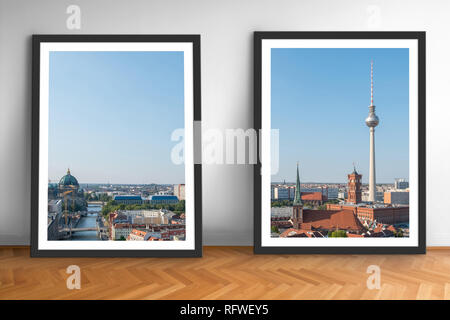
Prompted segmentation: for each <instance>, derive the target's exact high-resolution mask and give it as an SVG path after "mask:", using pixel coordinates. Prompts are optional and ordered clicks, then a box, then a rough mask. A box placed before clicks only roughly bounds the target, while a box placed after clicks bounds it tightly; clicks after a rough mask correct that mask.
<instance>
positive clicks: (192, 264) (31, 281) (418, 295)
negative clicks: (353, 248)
mask: <svg viewBox="0 0 450 320" xmlns="http://www.w3.org/2000/svg"><path fill="white" fill-rule="evenodd" d="M74 264H75V265H78V266H79V267H80V268H81V289H79V290H69V289H67V287H66V279H67V277H68V276H69V275H68V274H66V268H67V267H68V266H69V265H74ZM369 265H378V266H379V267H380V268H381V287H380V289H372V290H369V289H368V288H367V285H366V281H367V278H368V277H369V276H370V275H369V274H368V273H366V271H367V267H368V266H369ZM0 299H450V249H436V250H429V251H428V253H427V254H426V255H295V256H294V255H253V249H252V248H250V247H205V248H204V256H203V258H160V259H159V258H158V259H157V258H33V259H32V258H30V257H29V249H28V248H1V247H0Z"/></svg>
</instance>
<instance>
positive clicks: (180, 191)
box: [31, 35, 202, 257]
mask: <svg viewBox="0 0 450 320" xmlns="http://www.w3.org/2000/svg"><path fill="white" fill-rule="evenodd" d="M32 40H33V95H32V100H33V101H32V104H33V105H32V108H33V112H32V197H31V210H32V219H31V228H32V229H31V233H32V237H31V255H32V256H35V257H67V256H70V257H72V256H78V257H199V256H201V254H202V232H201V230H202V219H201V214H202V201H201V192H202V191H201V161H198V159H201V157H200V155H199V154H198V153H199V152H200V148H199V147H198V145H199V143H200V140H199V137H200V136H199V135H200V131H199V130H198V128H199V124H200V121H201V106H200V102H201V101H200V36H198V35H34V36H33V39H32ZM194 136H195V139H194ZM194 149H195V150H196V152H194ZM194 153H196V154H195V155H194ZM194 156H195V159H194Z"/></svg>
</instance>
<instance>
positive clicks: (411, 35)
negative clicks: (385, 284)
mask: <svg viewBox="0 0 450 320" xmlns="http://www.w3.org/2000/svg"><path fill="white" fill-rule="evenodd" d="M265 39H414V40H417V42H418V137H417V144H418V155H419V157H418V161H419V163H418V180H419V181H418V185H419V190H418V192H419V199H418V213H419V214H418V220H419V221H418V222H419V226H418V245H417V246H414V247H411V246H408V247H397V246H395V247H393V246H390V247H325V246H324V247H311V246H308V247H275V246H270V247H269V246H264V247H263V246H262V244H261V236H262V235H261V223H262V221H261V219H262V217H261V212H262V211H261V210H262V204H261V159H258V162H257V164H255V165H254V174H253V176H254V199H253V200H254V253H255V254H424V253H425V252H426V240H425V239H426V238H425V227H426V226H425V223H426V218H425V217H426V216H425V214H426V172H425V167H426V155H425V150H426V146H425V143H426V138H425V134H426V130H425V125H426V120H425V116H426V111H425V110H426V109H425V101H426V100H425V94H426V92H425V53H426V52H425V32H296V31H286V32H284V31H275V32H271V31H269V32H265V31H257V32H255V33H254V128H255V130H257V131H259V130H261V129H263V130H264V129H265V128H262V127H261V126H262V107H261V106H262V98H261V94H262V41H263V40H265ZM258 139H261V137H260V136H258ZM260 143H261V142H260V141H259V140H258V154H260V152H259V148H260V146H261V144H260Z"/></svg>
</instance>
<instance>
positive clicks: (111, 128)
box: [49, 51, 184, 184]
mask: <svg viewBox="0 0 450 320" xmlns="http://www.w3.org/2000/svg"><path fill="white" fill-rule="evenodd" d="M49 81H50V82H49V180H51V181H52V182H57V181H59V179H60V178H61V177H62V176H64V174H65V173H66V171H67V168H70V169H71V171H72V172H73V174H74V175H75V176H76V177H77V179H78V180H79V182H80V183H112V184H151V183H165V184H177V183H184V165H175V164H173V163H172V161H171V158H170V152H171V149H172V148H173V146H174V145H175V144H177V143H179V142H173V141H171V140H170V138H171V134H172V132H173V130H175V129H178V128H184V56H183V52H125V51H124V52H100V51H99V52H67V51H66V52H51V53H50V79H49Z"/></svg>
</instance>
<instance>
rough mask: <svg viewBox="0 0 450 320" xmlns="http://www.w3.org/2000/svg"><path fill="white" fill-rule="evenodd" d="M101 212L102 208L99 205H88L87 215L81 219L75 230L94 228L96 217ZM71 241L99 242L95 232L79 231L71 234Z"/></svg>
mask: <svg viewBox="0 0 450 320" xmlns="http://www.w3.org/2000/svg"><path fill="white" fill-rule="evenodd" d="M101 210H102V206H101V205H99V204H88V207H87V212H88V213H87V215H86V216H85V217H81V218H80V221H79V222H78V223H77V225H76V227H75V228H96V227H97V217H98V215H99V213H100V211H101ZM71 240H72V241H88V240H91V241H92V240H100V239H99V238H98V235H97V231H81V232H75V233H73V234H72V239H71Z"/></svg>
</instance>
